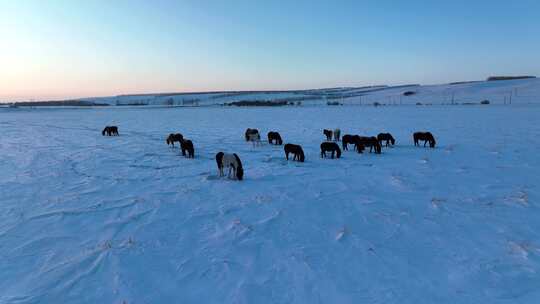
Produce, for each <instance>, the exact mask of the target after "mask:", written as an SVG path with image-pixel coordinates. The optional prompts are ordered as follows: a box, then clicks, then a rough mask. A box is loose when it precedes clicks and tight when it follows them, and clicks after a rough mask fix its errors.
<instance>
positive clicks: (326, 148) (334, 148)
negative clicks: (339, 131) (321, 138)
mask: <svg viewBox="0 0 540 304" xmlns="http://www.w3.org/2000/svg"><path fill="white" fill-rule="evenodd" d="M326 152H331V153H332V154H331V157H332V158H334V154H335V155H336V157H337V158H340V157H341V149H340V148H339V145H338V144H336V143H335V142H323V143H322V144H321V157H326Z"/></svg>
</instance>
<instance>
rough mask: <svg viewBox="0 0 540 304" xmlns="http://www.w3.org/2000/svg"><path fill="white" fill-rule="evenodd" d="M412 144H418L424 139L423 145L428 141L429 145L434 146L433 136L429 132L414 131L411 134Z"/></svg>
mask: <svg viewBox="0 0 540 304" xmlns="http://www.w3.org/2000/svg"><path fill="white" fill-rule="evenodd" d="M413 140H414V145H415V146H418V145H419V144H418V142H419V141H420V140H423V141H424V147H425V146H426V143H428V142H429V147H431V148H435V137H433V134H431V133H430V132H415V133H414V134H413Z"/></svg>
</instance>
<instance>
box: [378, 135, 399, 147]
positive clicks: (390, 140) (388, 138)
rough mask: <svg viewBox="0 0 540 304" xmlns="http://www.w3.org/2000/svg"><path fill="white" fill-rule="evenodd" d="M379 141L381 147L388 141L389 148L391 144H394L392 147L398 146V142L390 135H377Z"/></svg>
mask: <svg viewBox="0 0 540 304" xmlns="http://www.w3.org/2000/svg"><path fill="white" fill-rule="evenodd" d="M377 140H378V141H379V144H380V145H381V146H382V142H383V141H386V146H387V147H388V145H389V144H390V143H392V146H393V145H395V144H396V140H395V139H394V137H393V136H392V134H390V133H379V135H377Z"/></svg>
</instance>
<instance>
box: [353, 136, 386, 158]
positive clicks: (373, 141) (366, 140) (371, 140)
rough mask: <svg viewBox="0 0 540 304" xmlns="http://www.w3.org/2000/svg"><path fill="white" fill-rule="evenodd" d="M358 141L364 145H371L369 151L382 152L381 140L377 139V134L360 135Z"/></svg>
mask: <svg viewBox="0 0 540 304" xmlns="http://www.w3.org/2000/svg"><path fill="white" fill-rule="evenodd" d="M357 143H358V144H362V145H363V146H364V147H369V153H371V152H373V150H375V153H376V154H381V150H382V147H381V144H380V143H379V141H378V140H377V137H375V136H371V137H365V136H358V139H357Z"/></svg>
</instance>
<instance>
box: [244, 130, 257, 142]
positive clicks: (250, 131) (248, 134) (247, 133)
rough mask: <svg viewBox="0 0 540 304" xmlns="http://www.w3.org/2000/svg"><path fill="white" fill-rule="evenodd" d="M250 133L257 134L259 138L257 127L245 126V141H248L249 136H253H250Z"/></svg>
mask: <svg viewBox="0 0 540 304" xmlns="http://www.w3.org/2000/svg"><path fill="white" fill-rule="evenodd" d="M250 135H253V136H258V137H259V138H261V137H260V135H259V130H257V129H250V128H247V129H246V133H245V137H246V141H249V139H250V138H253V136H250Z"/></svg>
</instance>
